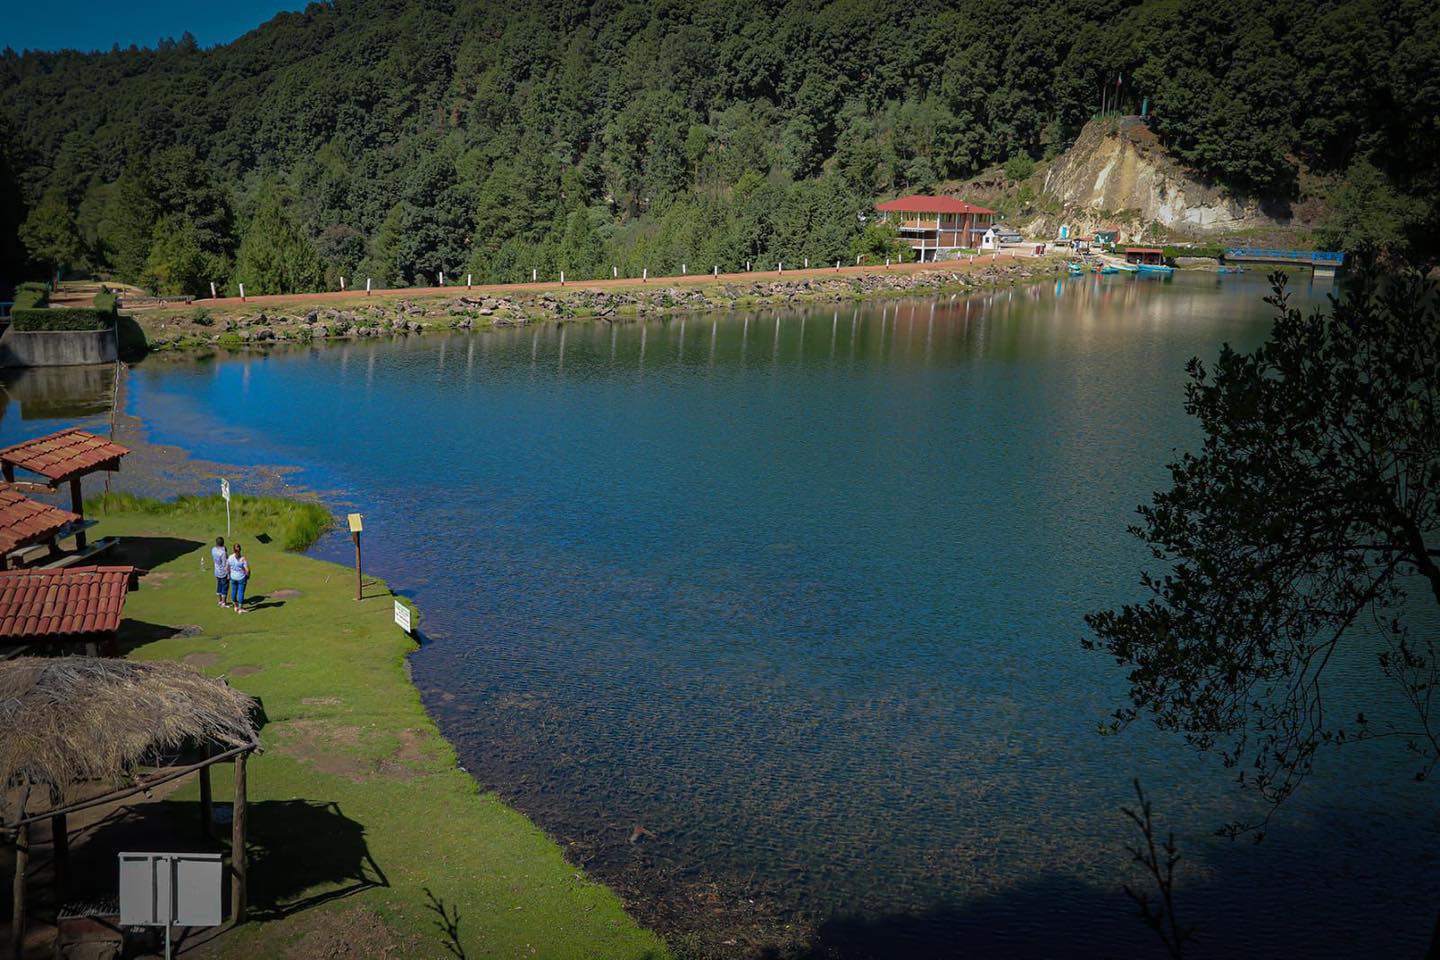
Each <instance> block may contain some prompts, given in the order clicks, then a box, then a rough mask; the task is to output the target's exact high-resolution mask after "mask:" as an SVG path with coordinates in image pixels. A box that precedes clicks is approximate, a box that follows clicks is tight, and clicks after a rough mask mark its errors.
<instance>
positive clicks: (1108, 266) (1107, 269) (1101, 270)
mask: <svg viewBox="0 0 1440 960" xmlns="http://www.w3.org/2000/svg"><path fill="white" fill-rule="evenodd" d="M1095 272H1096V273H1119V272H1120V268H1119V267H1117V266H1114V265H1112V264H1108V263H1107V264H1105V265H1104V266H1103V267H1102V266H1100V265H1099V264H1096V266H1095Z"/></svg>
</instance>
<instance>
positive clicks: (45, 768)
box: [0, 657, 256, 824]
mask: <svg viewBox="0 0 1440 960" xmlns="http://www.w3.org/2000/svg"><path fill="white" fill-rule="evenodd" d="M254 707H255V701H254V700H252V699H251V698H250V697H248V696H246V695H245V694H243V693H241V692H240V691H239V690H236V689H234V688H232V687H230V686H229V685H227V684H226V683H225V682H224V681H221V680H215V679H212V678H211V677H207V676H205V675H204V674H203V673H201V672H200V671H198V670H196V669H195V668H193V667H190V666H187V665H185V664H183V663H175V662H173V661H165V660H156V661H148V662H147V661H135V660H115V659H109V658H100V657H20V658H17V659H14V660H8V661H0V731H3V733H0V784H6V785H11V786H14V785H17V784H28V785H30V787H31V789H32V791H35V790H36V789H37V788H38V789H40V790H47V791H48V792H49V795H50V796H49V801H50V804H51V805H60V804H63V803H67V802H69V801H73V800H76V799H79V797H78V796H77V793H78V791H80V790H84V791H86V792H88V793H94V792H96V788H97V787H99V788H102V789H111V790H113V789H117V788H120V787H123V786H126V785H127V784H129V783H130V782H131V780H132V778H133V775H134V772H135V770H136V768H137V767H140V766H153V765H155V764H156V763H158V762H159V761H160V760H161V759H162V758H163V757H164V756H165V755H167V754H174V753H175V752H176V751H178V750H180V749H181V748H183V747H185V746H187V745H212V746H217V747H219V748H221V749H222V750H223V749H225V748H228V747H240V746H245V745H248V744H253V743H254V742H255V738H256V732H255V725H254V723H253V722H252V720H251V713H252V711H253V710H254ZM33 795H34V794H33V793H32V796H33ZM7 812H8V811H7ZM7 819H11V818H9V817H6V816H5V815H4V814H3V813H0V824H3V823H4V822H5V820H7Z"/></svg>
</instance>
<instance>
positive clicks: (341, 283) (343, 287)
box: [340, 277, 345, 293]
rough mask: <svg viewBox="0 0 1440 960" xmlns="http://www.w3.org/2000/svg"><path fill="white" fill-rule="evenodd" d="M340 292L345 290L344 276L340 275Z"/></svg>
mask: <svg viewBox="0 0 1440 960" xmlns="http://www.w3.org/2000/svg"><path fill="white" fill-rule="evenodd" d="M340 292H341V293H344V292H345V278H344V277H341V278H340Z"/></svg>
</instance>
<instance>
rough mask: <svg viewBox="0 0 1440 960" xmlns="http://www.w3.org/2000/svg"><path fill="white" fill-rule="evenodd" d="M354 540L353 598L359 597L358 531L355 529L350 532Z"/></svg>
mask: <svg viewBox="0 0 1440 960" xmlns="http://www.w3.org/2000/svg"><path fill="white" fill-rule="evenodd" d="M350 537H351V538H352V539H353V540H354V541H355V599H356V600H359V599H360V531H359V530H356V531H354V532H352V533H351V534H350Z"/></svg>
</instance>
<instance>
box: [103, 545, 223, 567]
mask: <svg viewBox="0 0 1440 960" xmlns="http://www.w3.org/2000/svg"><path fill="white" fill-rule="evenodd" d="M203 546H205V544H203V543H201V542H200V541H199V540H186V539H184V538H183V537H125V538H123V539H121V541H120V542H119V543H117V544H116V545H115V547H114V548H113V549H112V550H111V551H110V557H109V559H107V561H106V562H107V563H116V564H131V565H133V566H136V567H139V568H140V569H141V570H153V569H154V568H156V567H158V566H162V565H164V564H167V563H169V562H171V561H172V560H178V559H180V558H181V557H183V556H185V555H186V554H189V553H194V552H195V551H196V550H199V549H200V548H201V547H203ZM207 560H208V558H207Z"/></svg>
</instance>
